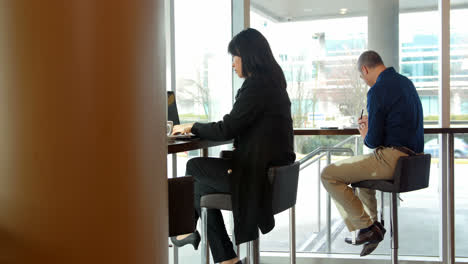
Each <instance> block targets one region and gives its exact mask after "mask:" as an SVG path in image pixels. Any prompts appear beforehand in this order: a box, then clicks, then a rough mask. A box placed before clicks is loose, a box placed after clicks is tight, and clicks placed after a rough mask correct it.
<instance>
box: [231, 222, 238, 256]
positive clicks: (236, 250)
mask: <svg viewBox="0 0 468 264" xmlns="http://www.w3.org/2000/svg"><path fill="white" fill-rule="evenodd" d="M230 221H231V224H230V225H231V234H232V245H233V248H234V252H236V254H237V256H238V257H239V258H240V246H237V244H236V236H235V235H234V215H233V214H231V217H230Z"/></svg>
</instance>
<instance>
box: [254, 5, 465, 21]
mask: <svg viewBox="0 0 468 264" xmlns="http://www.w3.org/2000/svg"><path fill="white" fill-rule="evenodd" d="M368 1H372V0H352V1H350V0H326V1H324V0H251V7H252V9H253V10H255V11H257V12H259V13H261V14H263V15H265V16H267V17H269V18H270V19H272V20H274V21H276V22H286V21H298V20H314V19H323V18H333V17H343V16H362V15H367V3H368ZM437 2H438V0H400V12H411V11H426V10H435V9H437ZM450 2H451V6H452V8H468V0H451V1H450ZM342 8H346V9H347V13H346V14H345V15H342V14H340V9H342Z"/></svg>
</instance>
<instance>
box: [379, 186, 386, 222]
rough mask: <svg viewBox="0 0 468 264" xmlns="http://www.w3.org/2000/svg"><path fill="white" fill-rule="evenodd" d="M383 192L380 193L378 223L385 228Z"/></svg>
mask: <svg viewBox="0 0 468 264" xmlns="http://www.w3.org/2000/svg"><path fill="white" fill-rule="evenodd" d="M384 206H385V204H384V192H382V191H381V192H380V223H381V224H382V225H383V226H385V220H384V208H385V207H384Z"/></svg>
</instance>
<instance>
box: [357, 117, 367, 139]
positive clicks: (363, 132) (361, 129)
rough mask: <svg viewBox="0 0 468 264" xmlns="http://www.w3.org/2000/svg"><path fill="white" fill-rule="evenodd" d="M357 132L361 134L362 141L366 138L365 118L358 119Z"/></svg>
mask: <svg viewBox="0 0 468 264" xmlns="http://www.w3.org/2000/svg"><path fill="white" fill-rule="evenodd" d="M358 125H359V126H358V130H359V133H360V134H361V137H362V139H364V138H366V135H367V116H362V118H359V119H358Z"/></svg>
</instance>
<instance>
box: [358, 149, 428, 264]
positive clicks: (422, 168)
mask: <svg viewBox="0 0 468 264" xmlns="http://www.w3.org/2000/svg"><path fill="white" fill-rule="evenodd" d="M430 168H431V155H430V154H421V155H414V156H403V157H400V158H399V159H398V162H397V165H396V167H395V172H394V173H393V180H391V181H386V180H367V181H361V182H357V183H353V184H352V185H351V186H352V187H353V188H356V187H357V188H368V189H374V190H379V191H382V192H389V193H391V194H392V198H391V200H390V228H391V231H390V235H391V240H392V242H391V249H392V263H398V211H397V210H398V208H397V197H398V193H402V192H410V191H417V190H420V189H424V188H426V187H428V186H429V173H430ZM382 206H383V203H382ZM382 211H383V207H382Z"/></svg>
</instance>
